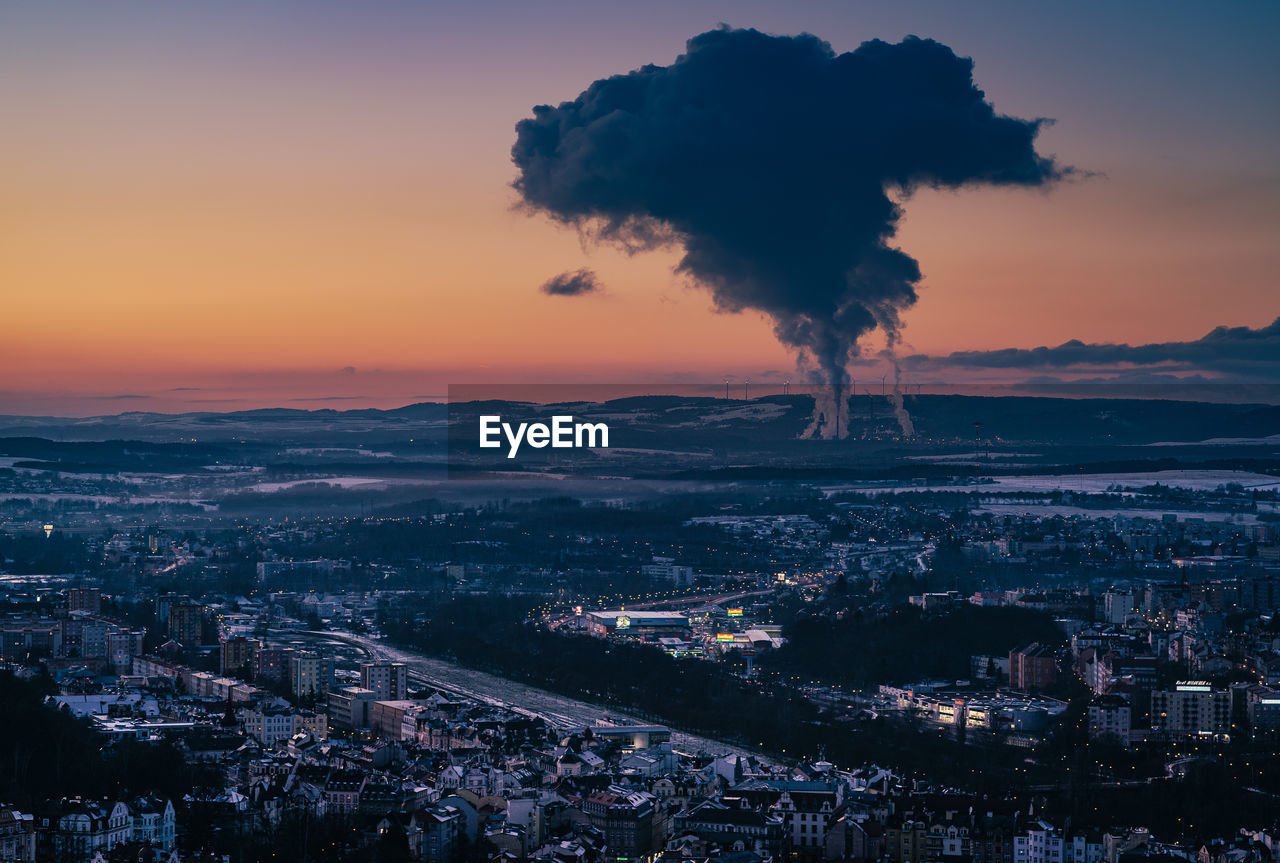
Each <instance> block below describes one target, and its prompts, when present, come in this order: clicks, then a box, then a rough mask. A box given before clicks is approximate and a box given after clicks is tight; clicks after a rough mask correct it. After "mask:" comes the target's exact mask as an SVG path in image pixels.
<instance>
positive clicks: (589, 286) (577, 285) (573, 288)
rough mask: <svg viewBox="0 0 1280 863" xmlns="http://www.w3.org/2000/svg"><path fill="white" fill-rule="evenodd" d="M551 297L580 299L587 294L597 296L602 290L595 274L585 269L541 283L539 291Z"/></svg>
mask: <svg viewBox="0 0 1280 863" xmlns="http://www.w3.org/2000/svg"><path fill="white" fill-rule="evenodd" d="M539 290H541V291H542V292H543V293H544V294H547V295H548V296H551V297H581V296H585V295H587V294H598V293H600V292H601V291H602V290H603V287H602V286H601V284H600V280H599V279H598V278H596V274H595V273H594V272H592V271H591V270H588V269H586V268H585V267H584V268H583V269H581V270H571V271H569V272H566V273H561V274H560V275H558V276H553V277H552V278H550V279H548V280H547V281H545V282H543V284H542V287H541V288H540V289H539Z"/></svg>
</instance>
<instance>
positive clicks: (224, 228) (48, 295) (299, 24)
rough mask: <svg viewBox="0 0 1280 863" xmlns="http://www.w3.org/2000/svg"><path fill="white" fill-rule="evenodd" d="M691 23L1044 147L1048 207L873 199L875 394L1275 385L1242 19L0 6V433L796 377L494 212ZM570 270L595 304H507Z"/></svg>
mask: <svg viewBox="0 0 1280 863" xmlns="http://www.w3.org/2000/svg"><path fill="white" fill-rule="evenodd" d="M721 23H726V24H729V25H731V26H733V27H752V28H757V29H759V30H762V31H764V32H767V33H773V34H788V35H789V34H798V33H802V32H807V33H812V34H814V35H816V36H818V37H820V38H821V39H824V40H826V41H827V42H829V43H830V44H831V46H832V48H833V49H834V50H835V51H836V52H845V51H852V50H854V49H856V48H857V47H858V46H859V45H860V44H861V43H862V42H864V41H865V40H868V39H875V38H880V39H885V40H889V41H893V42H896V41H898V40H900V39H902V38H903V37H905V36H907V35H918V36H922V37H928V38H932V39H936V40H938V41H940V42H942V43H944V44H945V45H947V46H950V48H952V49H953V50H954V51H955V52H956V53H957V54H959V55H962V56H968V57H972V58H973V60H974V77H975V80H976V83H977V86H979V87H980V88H982V90H983V91H984V92H985V94H986V98H987V99H988V100H989V101H990V102H991V103H992V104H993V105H994V106H995V108H996V110H997V111H998V112H1000V113H1002V114H1009V115H1012V116H1015V117H1020V118H1028V119H1035V118H1050V119H1052V120H1053V123H1052V125H1047V126H1045V127H1044V128H1043V130H1042V131H1041V132H1040V134H1039V137H1038V139H1037V141H1036V146H1037V149H1038V150H1039V151H1040V152H1041V153H1043V154H1047V155H1052V156H1054V157H1055V158H1056V159H1057V160H1058V161H1059V162H1060V163H1062V164H1064V165H1069V166H1073V167H1075V168H1077V169H1078V173H1077V174H1076V175H1073V176H1071V177H1069V178H1068V179H1066V180H1065V181H1063V182H1059V183H1056V184H1054V185H1053V186H1052V187H1051V188H1043V189H1040V188H1036V189H1027V188H1017V187H1014V188H991V187H976V188H962V189H959V190H951V191H936V190H930V189H923V190H918V191H915V192H914V193H912V194H911V195H910V196H909V197H906V198H905V199H904V200H902V201H901V202H900V203H901V204H902V207H903V210H904V213H905V215H904V218H903V220H902V222H901V225H900V226H899V230H898V232H897V235H896V237H894V238H893V241H892V244H893V245H895V246H897V247H899V248H901V249H903V250H904V251H906V252H907V253H909V254H910V255H911V256H912V257H914V258H915V259H916V261H917V262H918V263H919V265H920V269H921V271H922V274H923V277H922V281H921V282H920V286H919V291H918V293H919V299H918V302H916V303H915V304H914V305H913V306H911V307H910V308H909V309H907V310H906V311H905V312H904V313H903V315H902V328H901V342H900V344H899V345H898V346H897V349H896V350H897V352H898V354H900V355H901V356H903V357H912V358H913V360H912V361H911V362H906V363H904V372H903V374H904V380H905V381H906V382H907V383H908V384H911V383H913V382H914V383H918V384H923V385H925V386H940V385H941V384H943V383H955V382H957V381H959V382H968V381H973V382H979V383H992V382H996V383H999V382H1019V381H1026V380H1034V381H1037V382H1039V383H1041V384H1044V383H1045V382H1053V381H1058V380H1073V379H1087V380H1095V379H1096V380H1112V379H1115V378H1117V377H1122V378H1125V379H1132V380H1138V379H1142V380H1152V381H1156V380H1168V379H1170V378H1178V377H1181V378H1185V379H1188V380H1195V381H1217V380H1245V381H1275V380H1276V379H1277V378H1276V375H1277V374H1278V373H1280V367H1277V365H1276V364H1275V363H1272V364H1268V363H1267V362H1266V361H1265V357H1264V358H1263V359H1262V360H1259V359H1258V351H1259V350H1262V351H1263V352H1264V353H1265V352H1266V351H1267V350H1269V348H1267V347H1262V348H1259V345H1262V346H1267V345H1271V344H1273V343H1275V344H1277V345H1280V342H1272V341H1269V339H1271V338H1272V336H1273V335H1274V336H1276V337H1277V338H1280V332H1276V333H1273V332H1272V331H1271V330H1267V329H1266V328H1268V327H1270V326H1271V325H1272V322H1273V321H1275V320H1276V318H1277V317H1278V316H1280V291H1278V290H1277V278H1276V275H1275V274H1276V272H1277V264H1280V243H1277V242H1275V238H1276V237H1277V236H1278V235H1280V231H1278V229H1280V162H1278V161H1277V159H1276V154H1277V153H1280V110H1278V109H1280V104H1277V100H1278V95H1277V94H1280V54H1277V52H1276V51H1275V50H1274V45H1275V44H1276V40H1277V38H1280V5H1277V4H1275V3H1273V2H1256V3H1255V2H1236V3H1221V4H1207V3H1181V2H1149V3H1148V2H1127V3H1120V4H1117V3H1114V2H1089V0H1083V2H1077V3H1072V4H1027V3H1013V2H1010V3H964V4H957V3H950V2H937V3H918V2H917V3H911V2H907V3H894V4H887V3H858V2H850V0H842V2H830V3H826V2H789V3H780V2H773V3H758V2H709V0H708V2H688V1H687V0H684V2H661V0H646V2H644V3H635V2H633V3H626V4H623V3H611V2H599V0H580V2H543V3H515V2H509V3H508V2H465V3H464V2H457V3H454V2H412V3H411V2H371V3H367V4H358V5H357V4H340V3H326V2H274V3H260V2H252V3H250V2H236V0H231V2H224V3H219V4H174V3H170V2H165V3H159V2H157V3H143V2H135V3H121V4H102V3H96V2H84V3H61V2H49V3H40V4H8V5H6V6H5V7H4V9H3V10H0V116H3V117H4V118H5V122H4V124H3V125H2V126H0V182H2V183H3V188H4V190H5V192H4V195H3V196H2V197H0V369H3V370H4V372H3V374H0V413H8V414H19V413H34V414H50V415H72V416H74V415H96V414H106V413H118V412H120V411H125V410H158V411H181V410H231V409H239V408H247V407H265V406H285V407H344V408H346V407H361V408H362V407H393V406H396V405H401V404H407V403H410V402H414V401H422V400H428V399H438V398H441V397H443V394H444V393H446V392H447V388H448V386H449V385H451V384H455V385H456V384H467V383H491V382H524V381H528V382H545V381H571V382H576V381H582V382H601V381H606V382H607V381H614V382H642V381H643V382H654V383H655V384H660V383H663V382H667V381H670V382H673V383H674V382H685V383H687V382H694V381H718V380H720V379H722V378H723V377H725V376H726V375H731V376H734V378H735V379H739V380H740V379H742V378H744V377H747V376H751V377H753V378H755V379H756V380H765V379H772V380H776V379H781V378H784V377H787V376H790V375H793V374H796V373H797V371H796V363H795V356H794V352H793V351H792V350H791V349H789V348H787V347H785V346H783V345H781V344H779V342H778V340H777V339H776V338H775V337H774V333H773V329H772V325H771V323H770V321H769V320H767V319H765V318H764V317H763V316H762V315H761V314H759V313H758V312H754V311H752V310H750V309H747V310H745V311H742V312H740V313H725V312H723V311H718V310H717V308H716V307H715V305H714V304H713V301H712V297H711V294H710V293H709V292H708V291H707V290H705V289H703V288H702V287H700V286H699V285H698V284H696V283H694V282H693V281H692V280H691V278H690V277H689V276H687V275H683V274H678V273H676V272H675V271H674V267H675V264H676V263H677V262H678V260H679V258H680V252H679V249H670V248H669V249H660V250H656V251H645V252H641V253H637V254H627V253H626V252H624V251H622V250H619V249H618V248H616V247H615V246H612V245H608V244H604V245H599V244H594V243H592V242H591V241H590V240H587V239H584V238H583V237H581V236H580V235H579V234H578V232H576V231H574V230H573V229H571V228H567V227H564V226H562V225H557V224H555V223H554V222H553V221H552V220H551V219H548V218H546V217H545V215H544V214H540V213H538V212H531V211H529V209H528V208H522V207H520V206H519V204H520V199H519V196H518V195H517V193H516V192H515V191H514V190H513V189H512V182H513V180H514V179H515V178H516V173H517V172H516V167H515V166H514V165H513V163H512V157H511V151H512V145H513V144H514V143H515V139H516V135H515V125H516V123H517V122H519V121H520V120H522V119H525V118H528V117H530V116H532V109H533V107H534V106H535V105H541V104H552V105H555V104H558V103H560V102H562V101H565V100H570V99H573V98H574V97H576V96H577V95H578V94H579V93H580V92H582V91H583V90H584V89H586V88H587V87H588V85H590V84H591V83H592V82H593V81H595V80H597V79H599V78H604V77H607V76H609V75H614V74H622V73H626V72H628V71H630V70H633V69H636V68H638V67H641V66H643V65H645V64H649V63H654V64H660V65H667V64H671V63H672V62H673V61H674V60H675V59H676V57H677V55H679V54H680V53H681V52H682V51H683V50H684V46H685V42H686V40H688V39H689V38H690V37H693V36H695V35H696V34H699V33H702V32H704V31H706V30H709V29H711V28H714V27H716V26H717V25H718V24H721ZM580 269H589V270H590V271H591V272H592V273H594V279H595V282H594V284H596V285H598V289H597V290H592V291H586V292H581V293H577V295H574V292H571V291H570V292H557V291H550V292H548V291H546V290H542V286H544V285H546V284H548V283H549V282H550V281H551V280H553V279H555V278H556V277H557V276H558V275H560V274H572V273H575V272H576V271H578V270H580ZM1217 327H1228V328H1236V329H1235V330H1233V331H1232V332H1235V333H1236V335H1237V336H1239V337H1240V339H1243V340H1244V341H1248V342H1249V344H1250V345H1252V346H1253V347H1251V348H1250V350H1252V351H1253V354H1252V355H1251V359H1250V361H1249V362H1247V363H1243V364H1242V363H1228V362H1216V361H1215V356H1216V354H1215V353H1214V352H1215V351H1217V350H1218V347H1217V346H1218V345H1219V344H1220V343H1223V340H1217V341H1215V340H1212V339H1210V344H1209V345H1208V346H1207V347H1205V346H1204V345H1203V344H1202V345H1201V348H1203V349H1199V348H1197V349H1194V350H1181V349H1177V350H1171V351H1166V352H1165V353H1164V354H1161V353H1160V352H1159V351H1146V352H1145V353H1144V352H1141V351H1132V352H1129V353H1125V352H1123V351H1119V352H1117V351H1115V350H1110V351H1100V352H1099V353H1098V357H1099V359H1098V360H1097V362H1094V361H1093V360H1091V359H1089V357H1088V356H1085V357H1084V359H1085V360H1086V361H1085V362H1083V363H1080V362H1066V360H1064V359H1063V356H1064V355H1063V354H1061V353H1059V354H1052V355H1046V354H1044V353H1041V354H1035V353H1034V351H1033V349H1035V348H1038V347H1042V346H1047V347H1050V348H1052V347H1055V346H1059V345H1062V344H1063V343H1066V342H1069V341H1070V340H1079V341H1081V342H1083V343H1084V344H1085V345H1086V346H1088V345H1095V346H1105V345H1117V344H1123V345H1130V346H1135V347H1138V346H1144V345H1165V346H1168V345H1179V344H1182V343H1192V342H1196V341H1197V340H1201V341H1202V342H1203V339H1204V337H1205V336H1206V335H1207V334H1210V333H1211V331H1214V330H1215V328H1217ZM1255 331H1256V334H1257V335H1255ZM1240 339H1236V338H1235V337H1233V336H1229V337H1228V338H1227V339H1226V341H1228V342H1231V343H1232V344H1235V343H1236V341H1239V340H1240ZM883 347H884V341H883V338H882V337H880V336H878V335H876V334H873V335H872V336H871V337H870V338H869V339H867V340H866V341H865V344H864V350H863V353H864V357H865V358H866V359H865V361H864V363H863V365H862V366H859V365H856V364H855V367H854V368H853V370H852V374H853V375H854V376H855V378H856V377H857V375H858V374H861V373H865V374H866V375H867V376H868V377H870V378H875V377H879V374H881V373H883V369H882V366H883V360H882V359H881V358H880V357H879V355H878V352H879V351H880V350H881V349H882V348H883ZM1007 349H1021V350H1022V351H1023V353H1014V354H1010V353H1008V352H1007ZM993 351H1005V353H1002V354H1000V355H999V359H995V358H994V355H991V354H990V352H993ZM1086 353H1087V352H1086ZM1157 355H1158V356H1157ZM984 356H991V357H992V359H991V360H990V361H988V360H987V359H984V358H983V357H984ZM1046 356H1050V357H1052V358H1053V359H1051V360H1046V359H1045V357H1046ZM1073 356H1075V359H1077V360H1078V359H1080V358H1081V357H1080V356H1078V355H1073ZM1276 356H1280V351H1277V352H1276ZM948 358H952V359H948ZM1276 362H1280V361H1276ZM860 368H865V369H866V371H865V372H862V371H860ZM873 369H874V371H873Z"/></svg>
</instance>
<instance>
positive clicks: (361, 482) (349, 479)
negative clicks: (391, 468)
mask: <svg viewBox="0 0 1280 863" xmlns="http://www.w3.org/2000/svg"><path fill="white" fill-rule="evenodd" d="M385 482H386V480H382V479H375V478H373V477H367V476H324V477H311V478H308V479H293V480H289V481H287V482H260V483H258V484H257V485H252V486H249V488H248V490H249V491H261V492H273V491H284V490H285V489H290V488H294V487H295V486H300V485H315V484H316V483H324V484H325V485H332V486H337V487H338V488H357V487H359V486H366V485H380V484H382V483H385Z"/></svg>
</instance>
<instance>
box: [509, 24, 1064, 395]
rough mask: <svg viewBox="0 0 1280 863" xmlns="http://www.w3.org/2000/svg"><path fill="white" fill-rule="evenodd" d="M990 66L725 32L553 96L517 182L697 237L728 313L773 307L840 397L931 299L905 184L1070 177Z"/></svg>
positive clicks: (630, 228) (550, 201) (518, 156)
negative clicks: (905, 219)
mask: <svg viewBox="0 0 1280 863" xmlns="http://www.w3.org/2000/svg"><path fill="white" fill-rule="evenodd" d="M972 73H973V61H972V60H969V59H967V58H963V57H957V56H956V55H955V54H954V53H953V52H952V51H951V49H950V48H948V47H947V46H945V45H942V44H939V43H938V42H934V41H932V40H927V39H919V38H915V37H909V38H907V39H905V40H904V41H902V42H900V43H897V44H889V43H886V42H882V41H878V40H877V41H871V42H866V43H864V44H863V45H861V46H860V47H859V48H858V49H857V50H855V51H852V52H848V53H844V54H836V53H835V52H834V51H833V50H832V48H831V46H830V45H828V44H827V43H826V42H824V41H822V40H821V39H818V38H817V37H815V36H810V35H800V36H770V35H766V34H764V33H760V32H758V31H756V30H735V29H731V28H728V27H722V28H720V29H717V30H712V31H709V32H706V33H703V34H701V35H699V36H695V37H694V38H693V39H691V40H689V42H688V45H687V49H686V52H685V53H684V54H682V55H681V56H680V57H678V58H677V59H676V60H675V62H674V63H672V64H671V65H670V66H656V65H649V66H644V67H642V68H640V69H637V70H635V71H633V72H630V73H628V74H625V75H615V76H613V77H610V78H604V79H601V80H599V81H596V82H594V83H593V84H591V85H590V86H589V87H588V88H587V89H586V90H585V91H583V92H582V93H581V94H580V95H579V96H578V97H577V98H576V99H574V100H573V101H571V102H563V103H561V104H560V105H559V106H558V107H551V106H549V105H540V106H538V107H536V108H534V109H533V117H532V118H531V119H526V120H522V121H520V122H519V123H518V124H517V125H516V143H515V145H514V147H513V148H512V159H513V161H514V162H515V164H516V166H517V168H518V169H519V174H518V177H517V179H516V181H515V183H514V186H515V188H516V190H517V191H518V192H519V193H520V195H521V197H522V199H523V202H524V203H525V204H526V205H527V206H528V207H529V208H530V209H532V210H534V211H540V212H543V213H545V214H547V215H549V216H550V217H551V218H553V219H555V220H556V221H558V222H561V223H563V224H566V225H570V226H572V227H575V228H577V229H578V230H579V231H580V232H582V233H583V235H584V236H589V237H592V238H594V239H595V240H597V241H605V242H611V243H616V244H619V245H621V246H622V247H623V248H625V249H627V250H628V251H632V252H636V251H642V250H647V249H653V248H656V247H659V246H662V245H666V244H670V243H676V244H679V245H680V246H681V247H682V248H683V250H684V256H683V258H682V259H681V261H680V263H679V265H678V268H677V269H678V271H680V272H683V273H685V274H687V275H689V276H691V277H692V278H693V279H694V280H696V281H697V282H698V283H700V284H701V285H703V286H705V287H706V288H708V289H709V290H710V291H711V294H712V296H713V298H714V302H715V304H716V306H717V308H719V309H721V310H724V311H734V312H737V311H742V310H744V309H755V310H758V311H760V312H763V313H764V314H766V315H768V316H769V317H770V318H771V319H772V320H773V323H774V332H775V333H776V334H777V337H778V338H779V340H781V341H782V342H783V343H785V344H786V345H788V346H791V347H793V348H795V349H796V350H797V351H798V353H799V358H800V362H801V364H802V365H814V364H816V367H817V369H818V370H819V371H820V373H821V376H822V378H823V379H824V380H825V382H826V383H828V384H830V385H831V386H832V387H833V388H834V389H835V393H836V395H835V397H836V399H837V404H839V402H840V401H843V398H842V395H841V394H842V392H843V391H844V389H845V387H846V386H847V384H848V373H847V366H848V364H849V362H850V360H851V359H853V358H854V357H856V356H857V355H858V339H859V338H860V337H861V336H863V335H864V334H866V333H868V332H870V331H871V330H873V329H875V328H876V327H880V328H881V329H882V330H883V331H884V333H885V335H886V337H887V339H888V341H889V345H890V348H892V346H893V345H895V344H896V342H897V339H898V331H899V316H900V313H901V312H902V311H903V310H904V309H906V308H908V307H909V306H911V305H912V304H913V303H914V302H915V300H916V285H917V284H918V282H919V281H920V268H919V266H918V265H917V263H916V261H915V260H914V259H913V258H911V257H910V256H909V255H907V254H906V253H904V252H902V251H901V250H899V249H896V248H893V247H891V246H890V245H889V241H890V240H891V239H892V238H893V236H894V233H895V231H896V229H897V225H898V220H899V218H900V217H901V215H902V213H901V209H900V207H899V206H898V204H896V203H895V202H894V201H893V200H892V199H891V198H890V194H891V193H896V194H899V195H903V196H905V195H907V194H909V193H910V192H911V191H912V190H914V189H916V188H918V187H920V186H932V187H946V188H957V187H960V186H967V185H978V184H993V185H1023V186H1041V185H1045V184H1048V183H1050V182H1052V181H1054V180H1056V179H1059V178H1060V177H1062V176H1064V175H1065V174H1066V173H1068V172H1069V170H1070V169H1066V168H1062V167H1061V166H1059V165H1057V164H1056V163H1055V162H1054V161H1053V159H1051V158H1046V157H1043V156H1041V155H1039V154H1037V152H1036V150H1035V138H1036V135H1037V134H1038V133H1039V131H1040V129H1041V127H1042V126H1043V125H1044V123H1045V122H1046V121H1043V120H1020V119H1017V118H1014V117H1007V116H1002V115H999V114H996V113H995V111H994V109H993V108H992V106H991V105H990V103H988V102H987V101H986V98H985V96H984V94H983V92H982V91H981V90H979V89H977V87H975V86H974V83H973V74H972ZM836 413H837V415H838V414H839V410H838V409H837V411H836Z"/></svg>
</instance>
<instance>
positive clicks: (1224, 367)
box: [901, 318, 1280, 374]
mask: <svg viewBox="0 0 1280 863" xmlns="http://www.w3.org/2000/svg"><path fill="white" fill-rule="evenodd" d="M901 363H902V367H903V368H904V369H909V370H912V371H920V370H925V369H939V368H965V369H1018V370H1030V369H1068V368H1077V367H1083V368H1097V367H1107V366H1112V367H1150V368H1159V369H1161V370H1163V371H1177V370H1186V371H1206V372H1219V373H1235V374H1249V373H1275V372H1276V371H1280V318H1277V319H1276V320H1274V321H1272V322H1271V323H1270V324H1268V325H1267V326H1264V327H1258V328H1256V329H1255V328H1252V327H1215V328H1214V329H1213V330H1211V331H1210V332H1208V333H1206V334H1205V335H1204V336H1202V337H1200V338H1198V339H1192V340H1190V341H1184V342H1152V343H1149V344H1142V345H1130V344H1125V343H1120V344H1112V343H1100V342H1082V341H1080V340H1078V339H1072V340H1071V341H1068V342H1063V343H1062V344H1060V345H1057V346H1056V347H1047V346H1043V347H1038V348H1030V349H1025V348H1003V349H999V350H990V351H955V352H953V353H950V354H946V355H941V356H930V355H927V354H914V355H912V356H909V357H905V358H903V359H902V360H901Z"/></svg>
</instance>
